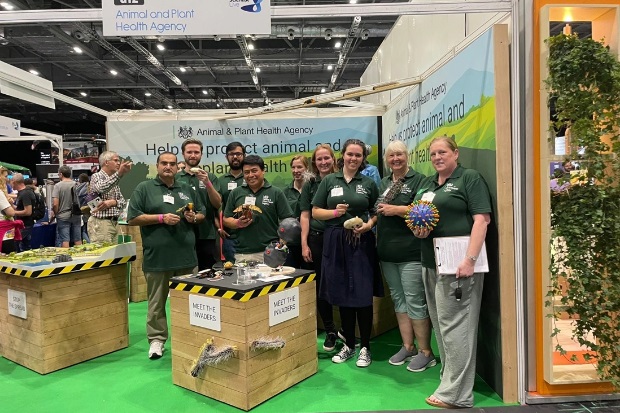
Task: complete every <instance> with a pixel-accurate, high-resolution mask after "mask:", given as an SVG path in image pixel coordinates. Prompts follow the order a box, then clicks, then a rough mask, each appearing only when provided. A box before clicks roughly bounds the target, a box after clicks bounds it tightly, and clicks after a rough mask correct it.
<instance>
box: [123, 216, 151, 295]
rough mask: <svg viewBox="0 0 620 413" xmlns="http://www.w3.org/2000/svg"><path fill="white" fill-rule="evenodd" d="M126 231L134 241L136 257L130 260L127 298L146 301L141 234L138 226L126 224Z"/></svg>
mask: <svg viewBox="0 0 620 413" xmlns="http://www.w3.org/2000/svg"><path fill="white" fill-rule="evenodd" d="M126 233H127V234H129V235H131V240H132V241H134V242H135V243H136V259H135V261H132V262H131V276H130V279H129V300H130V301H131V302H134V303H138V302H140V301H146V278H145V277H144V272H142V262H143V261H144V255H143V251H142V235H141V234H140V227H136V226H133V225H128V226H127V228H126Z"/></svg>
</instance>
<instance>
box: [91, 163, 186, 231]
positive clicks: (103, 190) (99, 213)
mask: <svg viewBox="0 0 620 413" xmlns="http://www.w3.org/2000/svg"><path fill="white" fill-rule="evenodd" d="M99 165H100V166H101V170H100V171H99V172H97V173H95V174H93V176H91V178H90V192H91V193H94V194H96V195H97V196H99V197H100V198H101V200H102V202H101V204H99V206H97V208H95V209H93V210H91V211H90V218H89V219H88V234H89V236H90V240H91V241H92V242H111V243H115V242H116V226H117V221H118V217H119V215H120V213H121V211H122V210H123V208H125V198H123V194H121V190H120V188H119V186H118V182H119V181H120V179H121V178H122V177H123V175H125V174H126V173H128V172H129V171H130V170H131V165H132V163H131V162H129V161H121V158H120V157H119V156H118V154H117V153H116V152H112V151H105V152H103V153H102V154H101V155H99ZM175 168H176V165H175Z"/></svg>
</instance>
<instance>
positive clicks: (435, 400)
mask: <svg viewBox="0 0 620 413" xmlns="http://www.w3.org/2000/svg"><path fill="white" fill-rule="evenodd" d="M431 397H432V399H431ZM425 401H426V404H429V405H431V406H433V407H438V408H440V409H462V407H460V406H455V405H453V404H449V403H446V402H442V401H441V400H439V399H438V398H437V397H435V396H429V397H427V398H426V400H425Z"/></svg>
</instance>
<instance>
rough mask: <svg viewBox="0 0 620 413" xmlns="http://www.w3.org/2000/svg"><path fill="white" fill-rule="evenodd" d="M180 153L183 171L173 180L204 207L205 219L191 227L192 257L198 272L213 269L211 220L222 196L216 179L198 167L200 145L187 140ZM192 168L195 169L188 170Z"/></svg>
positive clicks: (215, 235) (215, 236) (213, 254)
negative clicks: (179, 183) (190, 191)
mask: <svg viewBox="0 0 620 413" xmlns="http://www.w3.org/2000/svg"><path fill="white" fill-rule="evenodd" d="M181 152H182V153H183V158H184V159H185V162H179V163H184V164H186V165H187V168H185V169H184V170H181V171H179V173H178V174H177V176H176V180H177V181H179V182H184V183H185V184H187V185H188V186H190V187H192V189H193V190H194V191H196V196H198V197H199V198H200V200H201V201H202V204H203V205H204V206H205V216H206V219H205V220H204V221H202V222H201V223H200V225H195V226H194V229H195V230H196V231H197V232H196V255H197V256H198V270H204V269H207V268H211V267H213V264H215V262H216V261H219V260H216V253H217V249H216V246H215V239H216V238H217V239H218V240H219V237H218V236H217V234H216V229H215V223H214V218H215V215H216V214H217V212H218V211H219V209H220V207H221V206H222V196H221V195H220V194H219V191H220V185H219V183H218V180H217V177H216V176H215V175H213V174H212V173H211V172H208V173H207V172H205V171H203V170H202V169H200V168H199V167H198V165H199V164H200V160H201V159H202V142H200V141H199V140H196V139H187V140H185V141H184V142H183V144H182V145H181ZM192 168H198V170H197V171H195V172H194V171H192Z"/></svg>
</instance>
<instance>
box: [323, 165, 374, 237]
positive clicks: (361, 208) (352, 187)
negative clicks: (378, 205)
mask: <svg viewBox="0 0 620 413" xmlns="http://www.w3.org/2000/svg"><path fill="white" fill-rule="evenodd" d="M378 197H379V189H378V188H377V184H375V181H373V180H372V179H371V178H369V177H367V176H364V175H362V174H361V173H359V172H358V173H357V174H356V175H355V176H354V177H353V179H351V182H349V183H347V181H346V180H345V179H344V175H343V174H342V171H340V172H336V173H333V174H330V175H327V176H326V177H325V178H324V179H323V180H322V181H321V183H320V184H319V188H318V189H317V191H316V194H315V195H314V198H313V199H312V205H313V206H316V207H319V208H323V209H336V205H338V204H349V208H348V209H347V213H346V214H344V215H343V216H341V217H338V218H332V219H328V220H327V221H325V225H326V226H328V227H335V226H342V224H344V222H345V221H346V220H348V219H350V218H354V217H360V218H362V219H363V220H364V222H366V221H368V214H369V213H370V214H371V215H373V216H374V215H375V213H376V211H374V206H375V202H376V201H377V198H378Z"/></svg>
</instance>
